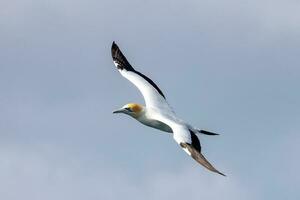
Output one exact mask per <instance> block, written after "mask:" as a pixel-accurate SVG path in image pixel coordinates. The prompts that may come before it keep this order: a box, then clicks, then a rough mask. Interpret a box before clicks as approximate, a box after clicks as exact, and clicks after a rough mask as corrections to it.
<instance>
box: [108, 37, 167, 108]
mask: <svg viewBox="0 0 300 200" xmlns="http://www.w3.org/2000/svg"><path fill="white" fill-rule="evenodd" d="M111 54H112V58H113V61H114V64H115V65H116V67H117V69H118V70H119V72H120V73H121V75H122V76H124V77H125V78H127V79H128V80H129V81H130V82H132V83H133V84H134V85H135V86H136V87H137V88H138V89H139V90H140V92H141V93H142V95H143V97H144V99H145V103H146V106H147V107H152V108H157V109H159V110H161V109H162V110H164V111H165V112H166V111H167V112H169V113H173V111H172V109H171V108H170V106H169V105H168V103H167V101H166V98H165V96H164V94H163V93H162V91H161V90H160V89H159V88H158V86H157V85H156V84H155V83H154V82H153V81H152V80H151V79H150V78H148V77H147V76H145V75H144V74H142V73H140V72H138V71H136V70H135V69H134V68H133V67H132V66H131V65H130V64H129V62H128V61H127V59H126V57H125V56H124V55H123V53H122V52H121V50H120V49H119V47H118V45H117V44H116V43H115V42H113V44H112V47H111Z"/></svg>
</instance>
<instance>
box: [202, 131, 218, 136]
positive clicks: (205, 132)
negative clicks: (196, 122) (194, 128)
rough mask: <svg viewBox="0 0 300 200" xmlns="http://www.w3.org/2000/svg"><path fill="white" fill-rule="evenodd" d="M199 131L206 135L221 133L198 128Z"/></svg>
mask: <svg viewBox="0 0 300 200" xmlns="http://www.w3.org/2000/svg"><path fill="white" fill-rule="evenodd" d="M198 132H199V133H202V134H204V135H220V134H218V133H213V132H210V131H205V130H198Z"/></svg>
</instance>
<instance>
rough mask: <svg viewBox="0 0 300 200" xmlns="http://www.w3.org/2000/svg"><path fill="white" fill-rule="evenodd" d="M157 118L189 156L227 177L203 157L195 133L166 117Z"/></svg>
mask: <svg viewBox="0 0 300 200" xmlns="http://www.w3.org/2000/svg"><path fill="white" fill-rule="evenodd" d="M156 118H158V119H159V121H162V122H164V123H165V124H167V125H168V126H170V127H171V129H172V131H173V138H174V140H175V141H176V142H177V143H178V144H179V145H180V146H181V148H182V149H183V150H184V151H185V152H186V153H187V154H188V155H189V156H191V157H192V158H193V159H194V160H196V161H197V162H198V163H199V164H201V165H202V166H204V167H205V168H206V169H208V170H210V171H212V172H216V173H218V174H221V175H223V176H225V174H223V173H221V172H219V171H218V170H217V169H216V168H214V166H212V164H210V163H209V162H208V160H206V158H205V157H204V156H203V155H202V153H201V145H200V141H199V139H198V137H197V135H196V134H195V133H194V132H193V131H191V130H190V129H189V128H188V127H187V126H186V125H185V124H183V123H178V122H176V121H173V120H172V119H168V118H167V117H164V116H156Z"/></svg>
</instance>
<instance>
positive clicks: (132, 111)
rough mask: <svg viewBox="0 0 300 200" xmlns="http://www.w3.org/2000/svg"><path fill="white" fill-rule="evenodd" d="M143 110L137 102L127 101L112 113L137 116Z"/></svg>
mask: <svg viewBox="0 0 300 200" xmlns="http://www.w3.org/2000/svg"><path fill="white" fill-rule="evenodd" d="M142 111H143V106H141V105H139V104H137V103H129V104H126V105H125V106H123V107H122V108H121V109H119V110H116V111H114V112H113V113H124V114H127V115H130V116H132V117H135V118H136V117H138V116H140V114H141V113H142Z"/></svg>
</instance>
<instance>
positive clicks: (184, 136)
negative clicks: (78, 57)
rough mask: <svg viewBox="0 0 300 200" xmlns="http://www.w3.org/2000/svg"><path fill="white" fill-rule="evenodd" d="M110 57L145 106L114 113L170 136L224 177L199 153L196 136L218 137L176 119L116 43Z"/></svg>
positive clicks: (158, 90)
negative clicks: (133, 86)
mask: <svg viewBox="0 0 300 200" xmlns="http://www.w3.org/2000/svg"><path fill="white" fill-rule="evenodd" d="M111 54H112V58H113V62H114V64H115V66H116V67H117V69H118V71H119V72H120V73H121V75H122V76H124V77H125V78H126V79H128V80H129V81H130V82H131V83H133V84H134V85H135V86H136V87H137V88H138V89H139V90H140V92H141V93H142V95H143V97H144V100H145V104H146V106H142V105H140V104H137V103H129V104H126V105H124V106H123V107H122V108H121V109H118V110H116V111H114V112H113V113H124V114H127V115H129V116H131V117H133V118H134V119H136V120H138V121H139V122H141V123H142V124H144V125H146V126H150V127H153V128H155V129H159V130H161V131H164V132H169V133H172V134H173V138H174V140H175V141H176V142H177V143H178V144H179V146H180V147H181V148H182V149H183V150H184V151H185V152H186V153H187V154H188V155H189V156H191V157H192V158H193V159H194V160H196V161H197V162H198V163H200V164H201V165H203V166H204V167H205V168H207V169H208V170H210V171H212V172H216V173H218V174H221V175H223V176H225V174H223V173H221V172H219V171H218V170H217V169H215V168H214V167H213V166H212V164H210V163H209V162H208V160H206V158H205V157H204V156H203V155H202V153H201V145H200V141H199V139H198V137H197V135H196V134H197V133H202V134H206V135H218V134H216V133H213V132H209V131H205V130H199V129H197V128H194V127H193V126H191V125H190V124H188V123H186V122H184V121H183V120H181V119H179V118H178V117H176V115H175V113H174V111H173V109H172V108H171V107H170V106H169V104H168V103H167V101H166V97H165V95H164V94H163V93H162V91H161V90H160V89H159V88H158V86H157V85H156V84H155V83H154V82H153V81H152V80H151V79H150V78H148V77H147V76H145V75H144V74H142V73H141V72H138V71H136V70H135V69H134V68H133V67H132V66H131V65H130V64H129V62H128V61H127V59H126V57H125V56H124V54H123V53H122V52H121V50H120V49H119V47H118V46H117V44H116V43H115V42H113V43H112V47H111Z"/></svg>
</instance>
